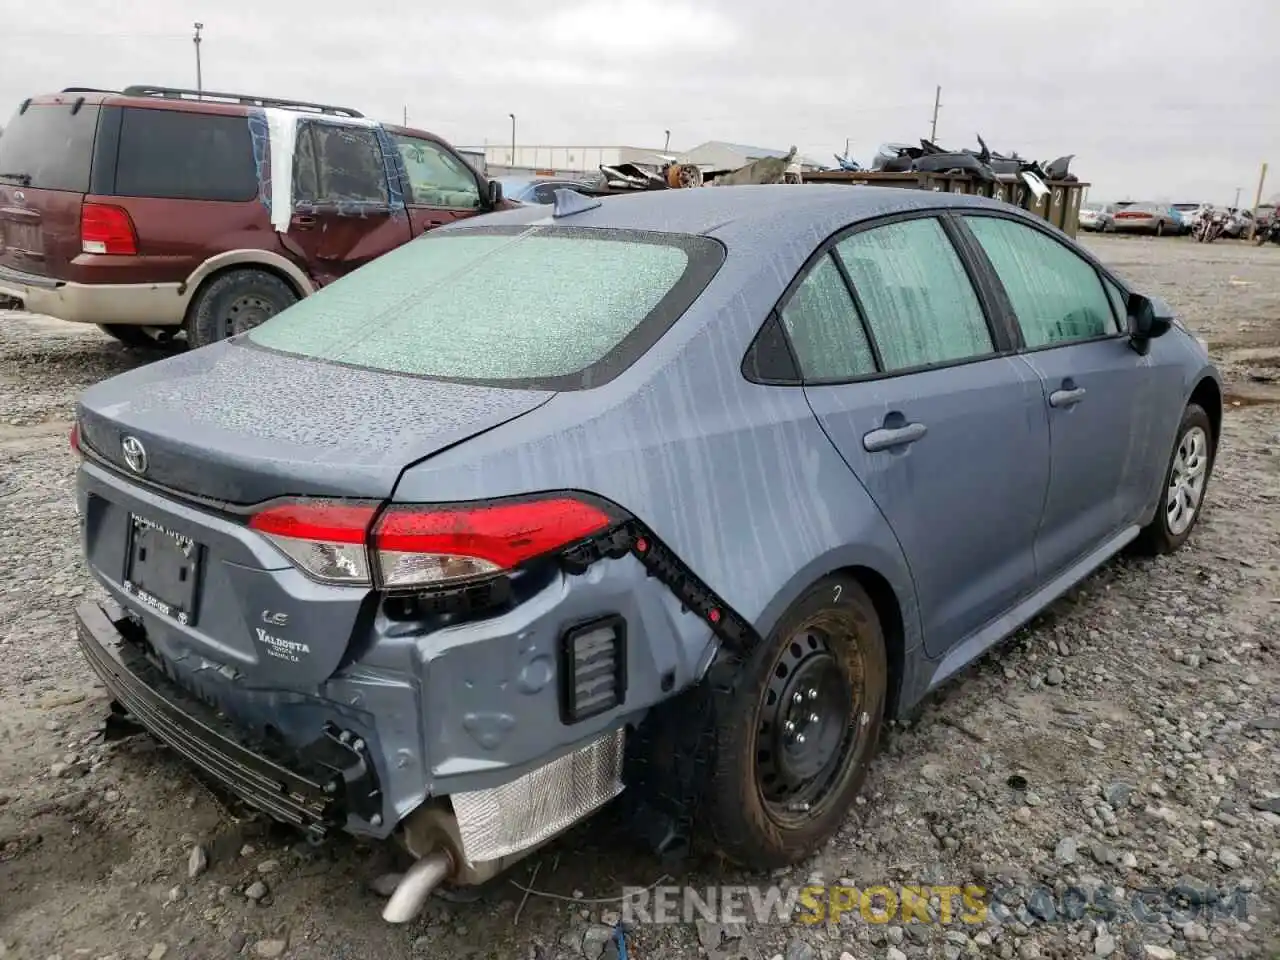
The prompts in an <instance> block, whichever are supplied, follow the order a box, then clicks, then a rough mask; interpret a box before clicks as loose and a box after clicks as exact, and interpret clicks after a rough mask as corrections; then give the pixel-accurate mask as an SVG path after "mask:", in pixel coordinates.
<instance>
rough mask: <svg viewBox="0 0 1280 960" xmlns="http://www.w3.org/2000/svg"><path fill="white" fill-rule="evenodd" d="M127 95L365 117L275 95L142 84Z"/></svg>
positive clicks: (340, 109) (130, 89)
mask: <svg viewBox="0 0 1280 960" xmlns="http://www.w3.org/2000/svg"><path fill="white" fill-rule="evenodd" d="M122 92H123V94H124V96H126V97H160V98H163V99H165V100H197V101H199V100H214V101H217V100H223V101H231V102H233V103H243V104H245V105H247V106H251V107H284V108H286V109H289V110H310V111H313V112H315V113H329V114H333V115H334V116H339V117H363V116H364V114H363V113H361V112H360V111H358V110H352V109H351V108H350V107H334V106H330V105H328V104H324V103H308V102H307V101H305V100H280V99H277V98H275V97H254V96H249V95H247V94H242V93H218V92H216V91H213V90H186V89H183V88H181V87H153V86H148V85H145V84H140V85H136V86H131V87H125V88H124V90H123V91H122Z"/></svg>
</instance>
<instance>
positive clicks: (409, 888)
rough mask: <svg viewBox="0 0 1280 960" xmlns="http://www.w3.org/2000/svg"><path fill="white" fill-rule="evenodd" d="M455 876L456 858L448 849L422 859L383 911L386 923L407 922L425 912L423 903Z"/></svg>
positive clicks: (407, 873)
mask: <svg viewBox="0 0 1280 960" xmlns="http://www.w3.org/2000/svg"><path fill="white" fill-rule="evenodd" d="M451 873H453V856H452V855H451V854H450V853H449V851H448V850H437V851H435V852H434V853H430V854H428V855H427V856H425V857H423V858H422V859H421V860H419V861H418V862H417V863H415V864H414V865H413V866H412V867H410V868H409V869H408V870H407V871H406V872H405V875H404V876H403V877H402V878H401V879H400V883H399V884H398V885H397V886H396V889H395V892H394V893H392V894H391V899H390V900H388V901H387V905H386V906H385V907H384V908H383V910H382V919H383V920H385V921H387V923H408V922H409V921H410V920H412V919H413V918H414V917H416V916H417V915H418V913H419V911H421V910H422V906H423V904H425V903H426V902H427V898H428V897H429V896H431V894H432V892H433V891H434V890H435V889H436V887H438V886H440V884H442V883H443V882H444V881H445V880H447V879H448V878H449V875H450V874H451Z"/></svg>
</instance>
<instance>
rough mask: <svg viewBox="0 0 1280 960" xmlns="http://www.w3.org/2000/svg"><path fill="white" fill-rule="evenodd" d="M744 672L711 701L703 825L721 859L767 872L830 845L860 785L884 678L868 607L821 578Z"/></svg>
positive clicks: (879, 717)
mask: <svg viewBox="0 0 1280 960" xmlns="http://www.w3.org/2000/svg"><path fill="white" fill-rule="evenodd" d="M742 670H743V673H742V675H741V679H740V682H739V683H737V684H735V685H734V687H733V689H732V690H731V691H729V692H725V693H723V694H720V695H718V696H717V697H716V701H715V708H714V710H715V723H714V735H715V747H714V760H713V762H712V765H711V769H710V770H709V774H710V776H709V779H708V782H707V787H706V792H705V794H704V795H703V798H702V815H703V817H704V818H705V820H706V826H707V827H708V828H709V829H710V832H711V834H712V836H713V837H714V840H715V845H716V847H718V849H719V850H720V852H721V853H723V854H724V855H725V856H726V857H728V858H729V859H730V860H733V861H735V862H737V863H738V864H740V865H742V866H744V867H747V868H749V869H762V870H772V869H776V868H779V867H785V866H790V865H792V864H794V863H796V862H797V861H799V860H801V859H803V858H804V857H805V856H807V855H808V854H809V853H811V852H812V851H813V850H814V849H816V848H817V847H818V846H820V845H821V844H822V843H824V842H825V841H826V840H827V839H829V838H830V837H831V836H832V835H833V834H834V833H835V832H836V830H837V829H839V827H840V825H841V824H843V823H844V820H845V817H846V816H847V815H848V812H849V807H850V805H851V804H852V803H853V800H854V797H856V796H857V794H858V792H859V791H860V790H861V789H862V784H863V782H864V781H865V780H866V777H867V771H868V769H869V767H870V764H871V759H872V758H873V757H874V756H875V752H876V746H877V744H878V741H879V738H880V728H881V724H882V721H883V717H884V708H885V698H886V693H887V689H888V675H889V674H888V660H887V657H886V654H885V641H884V632H883V630H882V628H881V625H880V619H879V617H878V616H877V615H876V610H875V605H874V604H873V603H872V602H871V598H870V597H869V596H868V595H867V592H866V590H864V589H863V588H862V585H861V584H859V583H858V581H857V580H855V579H854V578H853V577H850V576H830V577H825V578H823V579H822V580H820V581H818V582H817V583H816V584H814V585H813V586H812V587H810V588H809V589H808V590H807V591H806V592H805V593H804V594H803V595H802V596H801V597H800V598H799V599H798V600H797V601H796V602H795V603H794V604H792V606H791V607H790V608H789V609H788V610H787V612H786V613H784V614H783V616H782V618H781V619H780V620H779V621H778V624H777V626H776V627H774V629H773V631H772V632H771V633H770V634H769V636H768V638H767V639H766V640H765V642H764V643H762V644H761V645H760V647H759V649H757V650H756V651H754V653H753V654H752V656H751V658H750V660H748V662H747V663H746V664H744V665H743V667H742ZM815 694H816V695H815ZM796 697H799V698H800V699H799V700H796V699H795V698H796ZM811 698H812V699H811ZM797 711H798V713H797ZM797 718H798V719H797ZM815 718H816V719H815ZM788 731H793V732H790V733H788ZM806 734H807V735H808V737H807V738H806ZM797 741H798V743H797ZM832 744H835V746H834V747H832ZM828 753H829V754H830V757H827V754H828ZM823 758H826V759H823ZM815 768H816V769H817V770H818V772H817V773H816V774H814V775H812V776H809V774H810V773H811V771H813V770H814V769H815ZM784 785H785V787H786V788H793V789H790V790H787V789H785V788H784ZM811 791H812V792H811Z"/></svg>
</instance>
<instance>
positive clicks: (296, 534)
mask: <svg viewBox="0 0 1280 960" xmlns="http://www.w3.org/2000/svg"><path fill="white" fill-rule="evenodd" d="M376 512H377V507H376V506H373V505H372V504H356V503H334V502H326V501H323V500H314V501H305V502H297V503H284V504H277V505H276V506H272V507H267V508H266V509H265V510H263V511H261V512H260V513H256V514H254V515H253V517H252V518H251V519H250V520H249V527H250V528H251V529H253V530H257V531H258V532H259V533H261V534H263V535H264V536H265V537H266V538H267V539H268V540H270V541H271V542H272V543H274V544H275V545H276V546H277V547H278V548H279V549H280V551H281V552H282V553H283V554H284V555H285V556H287V557H288V558H289V559H290V560H292V561H293V562H294V563H296V564H297V565H298V566H299V567H301V568H302V570H303V572H305V573H307V574H309V575H310V576H312V577H314V578H315V579H317V580H323V581H325V582H326V583H346V584H353V585H360V584H368V583H369V582H370V581H369V553H368V550H367V549H366V547H365V544H366V542H367V537H366V534H367V533H368V530H369V524H370V523H372V522H373V515H374V513H376Z"/></svg>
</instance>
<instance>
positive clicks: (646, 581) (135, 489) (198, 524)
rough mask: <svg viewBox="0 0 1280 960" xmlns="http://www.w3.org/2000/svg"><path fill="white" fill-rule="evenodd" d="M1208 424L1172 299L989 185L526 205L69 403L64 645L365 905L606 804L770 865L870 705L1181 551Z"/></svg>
mask: <svg viewBox="0 0 1280 960" xmlns="http://www.w3.org/2000/svg"><path fill="white" fill-rule="evenodd" d="M548 277H554V278H555V282H554V283H549V282H548V279H547V278H548ZM855 291H856V298H855ZM1221 419H1222V385H1221V381H1220V378H1219V375H1218V372H1217V370H1216V369H1215V368H1214V366H1213V365H1212V364H1211V363H1210V361H1209V358H1208V355H1207V353H1206V350H1205V347H1204V344H1203V343H1202V342H1200V341H1198V340H1197V339H1196V338H1195V337H1194V336H1192V335H1191V334H1190V333H1188V332H1187V330H1186V329H1185V328H1184V327H1183V326H1182V325H1181V324H1180V323H1179V322H1178V321H1177V320H1176V319H1174V318H1173V316H1172V314H1171V312H1170V311H1169V308H1168V306H1167V305H1166V304H1165V303H1164V302H1163V301H1160V300H1158V299H1156V298H1154V297H1148V296H1145V295H1143V294H1141V293H1139V292H1137V291H1135V290H1133V289H1132V288H1131V287H1129V286H1128V285H1127V284H1126V283H1125V282H1124V281H1123V280H1122V279H1120V278H1119V277H1118V276H1117V275H1116V274H1114V273H1113V272H1112V271H1111V270H1110V269H1108V268H1107V267H1105V266H1103V265H1102V264H1101V263H1100V262H1098V260H1096V259H1095V258H1094V257H1093V256H1092V255H1090V254H1089V253H1088V252H1087V251H1086V250H1085V249H1083V248H1082V247H1080V246H1078V245H1077V244H1076V243H1074V242H1073V241H1071V240H1070V239H1068V238H1067V237H1066V236H1065V235H1064V234H1063V233H1062V232H1061V231H1059V230H1056V229H1055V228H1053V227H1051V226H1050V225H1049V224H1048V223H1046V222H1045V221H1044V220H1042V219H1041V218H1039V217H1037V216H1035V215H1034V214H1031V213H1028V212H1026V211H1023V210H1020V209H1017V208H1014V207H1012V206H1011V205H1009V204H1006V203H1001V202H998V201H994V200H988V199H984V198H980V197H974V196H966V195H957V194H947V193H935V192H932V191H916V190H901V189H893V188H877V187H865V188H862V189H858V190H850V189H848V188H847V187H842V186H823V185H812V186H810V187H808V188H806V189H804V190H796V189H795V188H794V187H790V186H744V187H724V188H722V189H717V190H670V191H654V192H646V193H639V194H636V195H635V196H632V197H630V198H628V199H627V200H626V201H625V202H623V201H618V202H612V201H600V200H598V199H595V200H591V201H588V202H586V203H574V204H571V205H570V204H565V205H563V206H561V205H559V204H556V205H555V206H553V208H552V209H551V210H547V209H546V208H543V207H525V208H521V209H518V210H512V211H509V212H505V213H500V214H496V215H494V216H491V217H485V218H483V219H477V220H475V221H471V222H464V223H459V224H454V225H451V226H449V227H446V228H444V229H442V230H438V231H434V232H432V233H430V234H429V235H428V236H426V237H425V238H423V239H422V240H420V241H417V242H415V243H411V244H407V245H405V246H403V247H401V248H399V249H398V250H394V251H392V252H391V253H388V254H386V255H385V256H383V257H381V258H379V259H377V260H375V261H374V262H373V263H371V264H369V265H368V266H366V267H364V268H362V269H361V270H359V271H357V272H355V273H353V274H350V275H348V276H346V277H343V278H342V279H340V280H338V281H336V282H335V283H333V284H331V285H330V286H328V287H326V288H325V289H323V290H320V291H319V292H317V293H316V294H314V295H313V296H311V297H308V298H307V299H305V300H302V301H300V302H299V303H296V304H295V305H293V306H292V307H290V308H289V309H287V310H284V311H282V312H281V313H279V314H277V315H276V316H274V317H272V318H271V319H270V320H268V321H266V322H265V323H263V324H262V325H260V326H258V327H256V328H254V329H253V330H250V331H249V332H248V333H247V334H244V335H241V336H237V337H234V338H232V339H230V340H227V341H225V342H222V343H219V344H216V345H213V346H211V347H209V348H206V349H204V350H199V351H195V352H194V353H187V354H178V355H176V356H172V357H168V358H165V359H163V360H161V361H160V362H157V363H153V364H149V365H147V366H145V367H141V368H138V369H135V370H133V371H130V372H128V373H124V374H121V375H118V376H115V377H113V378H111V379H109V380H106V381H104V382H102V383H99V384H97V385H95V386H93V387H91V388H89V389H88V390H87V391H86V392H85V393H84V394H82V395H81V397H80V398H79V401H78V404H77V408H76V427H75V430H74V432H73V434H72V443H73V445H74V446H75V448H76V449H77V450H78V451H79V453H80V461H79V469H78V473H77V498H78V503H79V512H80V516H81V518H82V523H81V535H82V538H83V543H84V550H85V556H86V559H87V564H88V567H89V569H90V570H91V571H92V572H93V574H94V576H95V577H96V578H97V579H98V581H99V582H100V583H101V585H102V587H103V588H104V589H105V591H106V593H107V595H108V596H109V597H110V600H109V601H108V602H105V603H104V602H99V601H97V600H89V601H84V602H82V603H80V605H79V606H78V607H77V612H76V616H77V622H78V625H79V627H78V630H79V638H80V643H81V645H82V647H83V650H84V653H85V655H86V656H87V658H88V660H89V662H90V663H91V664H92V665H93V667H94V669H95V670H96V671H97V673H98V674H99V675H100V677H101V678H102V680H103V682H104V683H105V684H106V687H107V689H108V690H109V692H110V696H111V697H112V698H114V700H115V701H116V702H117V703H118V704H119V705H120V709H122V710H124V711H126V712H128V713H129V714H132V715H133V716H134V717H135V718H136V719H137V720H138V721H140V722H141V723H142V724H143V725H144V726H146V727H148V728H149V729H150V730H151V731H152V732H153V733H154V734H155V735H156V736H157V737H159V738H160V739H161V740H164V741H165V742H167V743H169V744H171V745H173V746H174V747H175V748H176V749H177V750H178V751H179V752H181V753H182V754H184V755H185V756H186V757H187V758H188V759H189V760H190V761H191V762H192V763H194V764H196V765H198V766H200V767H203V768H204V769H205V770H206V772H207V773H209V774H210V775H212V776H213V777H216V778H218V779H219V780H221V781H222V782H223V783H225V785H226V786H227V787H229V788H230V789H232V790H234V791H237V792H238V793H239V794H240V795H241V796H243V797H244V798H245V799H246V800H248V801H249V802H250V803H252V804H256V805H257V806H259V807H261V808H262V809H264V810H266V811H267V812H269V813H271V814H272V815H274V816H276V817H278V818H280V819H282V820H286V821H289V822H292V823H295V824H297V825H299V826H300V827H302V828H304V829H305V830H307V831H308V832H309V833H310V834H311V835H312V836H313V837H316V838H323V837H324V836H326V835H327V834H329V833H332V832H334V831H338V830H346V831H349V832H350V833H353V834H356V835H361V836H364V837H371V838H385V837H389V836H392V835H394V836H397V837H399V838H400V839H401V840H402V842H403V843H404V845H405V846H406V847H407V848H408V849H409V850H410V851H411V852H412V853H414V854H415V855H417V856H418V857H420V858H421V859H419V860H418V861H417V863H416V864H414V865H413V866H412V867H411V868H410V870H409V871H408V872H407V873H406V874H405V875H404V877H403V879H402V881H401V883H400V886H399V887H398V888H397V890H396V892H395V894H394V895H393V896H392V897H391V899H390V901H389V903H388V904H387V906H386V910H385V912H384V917H386V918H387V919H389V920H393V921H404V920H407V919H409V918H411V917H412V916H413V915H414V914H415V913H416V912H417V910H418V909H419V908H420V907H421V905H422V903H423V902H424V901H425V900H426V899H427V897H428V895H429V893H430V891H431V889H432V888H433V887H434V886H435V885H436V884H438V883H439V882H441V881H442V880H445V879H447V880H450V881H452V882H454V883H459V884H467V883H475V882H479V881H481V880H483V879H485V878H487V877H491V876H493V875H494V874H495V873H496V872H498V871H500V870H502V869H504V868H505V867H506V866H507V865H509V864H510V863H512V862H514V861H515V860H517V859H519V858H520V857H521V856H523V855H525V854H526V853H528V852H529V851H530V850H531V849H534V848H536V847H537V846H538V845H540V844H541V843H543V842H544V841H545V840H547V838H549V837H551V836H553V835H555V834H557V833H558V832H560V831H562V830H563V829H565V828H566V827H568V826H569V825H570V824H571V823H573V822H575V821H578V820H580V819H582V818H583V817H585V816H587V815H589V814H590V813H591V812H592V811H594V810H596V809H598V808H599V807H601V806H602V805H603V804H605V803H606V802H608V801H609V800H611V799H612V798H614V797H615V796H617V795H618V794H619V793H624V792H625V793H626V794H627V795H628V796H630V797H631V800H630V804H631V807H630V808H631V809H632V810H633V811H639V812H643V814H644V816H645V819H644V820H643V821H641V822H643V823H645V824H647V825H648V827H650V828H656V827H660V826H661V825H662V824H667V823H671V824H674V825H675V828H674V829H675V835H676V836H684V837H686V838H688V837H693V836H696V837H698V838H700V839H701V841H703V842H706V843H707V844H708V845H709V846H711V847H714V848H717V849H718V850H719V851H721V852H722V853H724V854H725V855H727V856H728V857H729V858H730V859H732V860H734V861H737V862H739V863H742V864H745V865H747V866H749V867H751V868H753V869H765V868H773V867H779V866H783V865H786V864H791V863H795V862H796V861H798V860H800V859H801V858H803V857H805V856H806V855H808V854H809V853H810V852H811V851H813V850H814V849H815V848H817V847H819V846H820V845H822V844H823V843H824V842H825V841H827V840H828V839H829V838H830V837H831V836H832V835H833V834H834V833H835V831H836V830H837V829H838V828H839V827H840V826H841V825H842V824H844V823H845V822H846V817H847V813H848V810H849V807H850V804H851V802H852V801H853V799H854V797H855V796H856V795H857V793H858V792H859V790H860V789H861V787H862V784H863V781H864V780H865V778H866V776H867V771H868V767H869V764H870V763H871V760H872V758H873V756H874V755H875V752H876V747H877V743H878V740H879V737H880V733H881V729H882V724H883V722H884V721H885V720H887V719H891V718H902V717H905V716H908V715H909V714H910V712H911V710H912V709H913V708H914V707H915V706H916V705H917V704H919V703H920V702H921V700H922V698H923V697H925V696H926V695H927V693H928V692H929V691H932V690H934V689H936V688H937V687H938V686H939V685H940V684H942V683H943V682H944V681H946V680H947V679H948V678H951V677H954V676H955V675H956V674H958V673H959V672H960V671H961V670H962V668H963V667H964V666H965V665H966V664H967V663H969V662H970V661H972V660H973V659H974V658H975V657H977V656H979V655H980V654H982V653H983V652H984V651H986V650H987V649H988V648H990V647H992V646H993V645H994V644H996V643H997V642H998V641H1000V640H1001V639H1002V638H1004V637H1006V636H1007V635H1009V634H1010V633H1011V632H1012V631H1014V630H1016V629H1017V628H1018V627H1019V626H1020V625H1021V624H1024V623H1026V622H1027V621H1028V620H1029V619H1030V618H1032V617H1033V616H1034V615H1035V614H1036V613H1037V612H1038V611H1040V610H1041V609H1043V608H1044V607H1045V606H1046V605H1048V604H1050V603H1051V602H1052V601H1053V600H1054V599H1055V598H1057V597H1059V596H1061V595H1062V594H1063V593H1064V592H1065V591H1067V590H1069V589H1070V588H1071V587H1072V586H1073V585H1075V584H1077V583H1079V582H1080V581H1081V580H1083V579H1084V578H1085V577H1086V576H1088V574H1089V573H1090V572H1091V571H1093V570H1094V569H1095V568H1097V567H1098V566H1099V565H1100V564H1102V563H1104V562H1105V561H1106V559H1107V558H1108V557H1110V556H1112V555H1113V554H1115V553H1117V552H1118V551H1120V550H1121V549H1122V548H1125V547H1126V546H1129V545H1133V546H1135V547H1137V548H1140V549H1142V550H1145V551H1149V552H1154V553H1168V552H1170V551H1173V550H1176V549H1178V548H1179V547H1180V546H1181V545H1182V544H1183V543H1184V542H1185V541H1186V540H1187V538H1188V537H1189V536H1190V535H1191V533H1192V530H1193V529H1194V526H1195V523H1196V520H1197V518H1198V517H1199V515H1200V511H1201V508H1202V505H1203V503H1204V499H1205V493H1206V485H1207V483H1208V481H1209V477H1210V473H1211V471H1212V468H1213V464H1214V458H1215V454H1216V450H1217V444H1218V437H1219V430H1220V425H1221ZM961 464H962V465H963V468H962V469H960V468H958V466H957V465H961ZM646 761H648V762H646ZM624 809H626V807H625V805H624ZM637 815H639V814H637ZM690 818H691V819H690ZM690 824H693V825H694V827H696V829H694V828H691V827H690V826H689V825H690ZM682 830H683V831H684V832H683V833H681V832H680V831H682ZM690 831H691V832H690ZM655 832H657V833H663V832H665V828H663V829H656V830H655Z"/></svg>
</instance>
